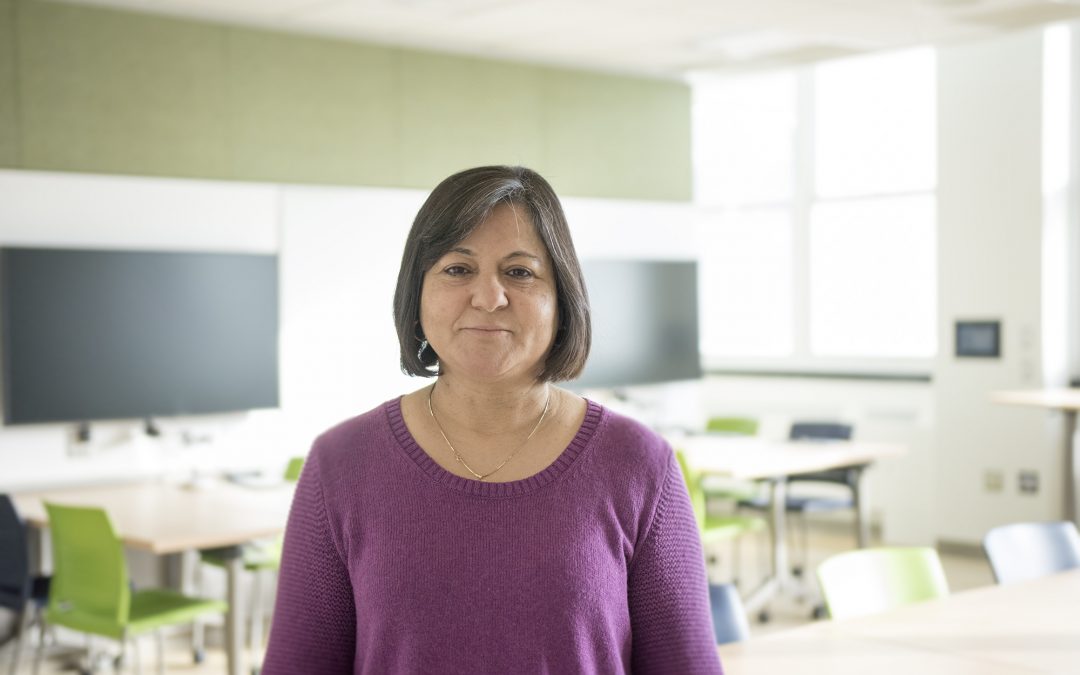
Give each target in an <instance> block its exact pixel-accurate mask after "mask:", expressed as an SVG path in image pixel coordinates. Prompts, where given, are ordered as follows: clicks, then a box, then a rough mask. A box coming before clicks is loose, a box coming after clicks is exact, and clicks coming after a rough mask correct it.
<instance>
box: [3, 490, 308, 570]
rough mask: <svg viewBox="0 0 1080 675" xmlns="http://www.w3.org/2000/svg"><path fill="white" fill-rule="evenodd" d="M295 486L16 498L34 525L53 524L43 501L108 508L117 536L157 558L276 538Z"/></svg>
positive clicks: (92, 492) (58, 492) (82, 492)
mask: <svg viewBox="0 0 1080 675" xmlns="http://www.w3.org/2000/svg"><path fill="white" fill-rule="evenodd" d="M292 493H293V486H292V485H282V486H280V487H273V488H260V489H253V488H246V487H241V486H239V485H232V484H229V483H224V482H213V483H210V484H208V485H206V486H202V487H199V488H197V489H189V488H185V487H182V486H180V485H175V484H169V483H136V484H128V485H116V486H94V487H87V488H64V489H60V490H47V491H43V492H29V493H23V494H17V495H14V496H13V498H14V501H15V508H16V509H18V511H19V513H20V515H21V516H22V517H23V518H24V519H26V521H27V522H29V523H30V524H32V525H35V526H37V527H43V526H46V525H47V524H48V518H47V517H46V514H45V507H44V505H43V502H45V501H50V502H55V503H58V504H66V505H72V506H98V507H102V508H104V509H105V511H106V512H107V513H108V514H109V518H110V519H111V520H112V523H113V527H114V528H115V529H116V533H117V535H118V536H119V537H120V538H121V539H122V540H123V541H124V543H125V544H126V545H128V546H130V547H132V548H138V549H144V550H147V551H151V552H153V553H156V554H166V553H178V552H180V551H184V550H188V549H199V548H215V547H219V546H232V545H235V544H242V543H244V542H247V541H251V540H253V539H261V538H266V537H273V536H275V535H278V534H280V533H281V532H283V531H284V529H285V521H286V520H287V518H288V514H289V505H290V504H291V502H292Z"/></svg>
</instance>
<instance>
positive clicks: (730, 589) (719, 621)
mask: <svg viewBox="0 0 1080 675" xmlns="http://www.w3.org/2000/svg"><path fill="white" fill-rule="evenodd" d="M709 607H710V608H711V609H712V621H713V634H714V635H715V636H716V644H718V645H726V644H727V643H729V642H741V641H742V640H745V639H746V638H748V637H750V622H749V621H748V620H747V618H746V608H745V607H744V606H743V603H742V598H740V597H739V591H738V589H737V588H735V585H734V584H709Z"/></svg>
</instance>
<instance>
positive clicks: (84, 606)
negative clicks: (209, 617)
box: [34, 503, 228, 675]
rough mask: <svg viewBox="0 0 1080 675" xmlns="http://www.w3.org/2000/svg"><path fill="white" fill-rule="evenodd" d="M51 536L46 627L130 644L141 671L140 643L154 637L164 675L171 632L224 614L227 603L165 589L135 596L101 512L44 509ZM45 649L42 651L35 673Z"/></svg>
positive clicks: (117, 541) (120, 548) (56, 507)
mask: <svg viewBox="0 0 1080 675" xmlns="http://www.w3.org/2000/svg"><path fill="white" fill-rule="evenodd" d="M45 510H46V512H47V513H48V516H49V528H50V530H51V531H52V555H53V577H52V585H51V587H50V589H49V604H48V606H47V607H46V608H45V616H44V618H45V621H46V622H47V623H49V624H51V625H53V626H63V627H65V628H70V629H73V630H76V631H80V632H83V633H88V634H90V635H100V636H103V637H106V638H109V639H112V640H117V641H119V642H120V643H121V649H122V653H123V652H124V651H126V647H127V643H128V642H129V641H130V642H131V643H132V646H133V647H134V650H135V662H136V669H137V670H138V669H139V660H138V654H139V652H138V644H137V643H136V642H135V640H136V638H138V637H139V636H141V635H144V634H146V633H150V632H154V633H156V635H157V638H158V672H159V673H163V672H164V655H163V638H162V634H161V629H162V628H164V627H166V626H173V625H176V624H182V623H190V622H193V621H195V619H197V618H199V617H201V616H204V615H206V614H223V613H224V612H225V611H226V609H227V608H228V604H227V603H225V602H224V601H222V600H206V599H203V598H195V597H190V596H186V595H182V594H180V593H176V592H174V591H169V590H165V589H147V590H141V591H137V590H133V589H132V587H131V582H130V580H129V579H128V570H127V561H126V560H125V558H124V547H123V544H122V543H121V542H120V539H119V538H118V537H117V536H116V532H115V531H114V530H113V527H112V523H111V522H110V521H109V517H108V515H106V513H105V511H104V510H102V509H100V508H86V507H79V506H60V505H58V504H49V503H47V504H45ZM43 648H44V645H41V646H39V647H38V651H37V656H36V658H35V661H34V673H35V675H36V673H37V672H38V671H39V669H40V667H41V660H42V656H43Z"/></svg>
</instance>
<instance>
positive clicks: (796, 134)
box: [694, 49, 937, 368]
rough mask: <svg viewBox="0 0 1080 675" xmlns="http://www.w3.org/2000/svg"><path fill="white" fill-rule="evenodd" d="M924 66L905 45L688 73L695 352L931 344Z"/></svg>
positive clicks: (888, 356) (865, 354)
mask: <svg viewBox="0 0 1080 675" xmlns="http://www.w3.org/2000/svg"><path fill="white" fill-rule="evenodd" d="M934 68H935V59H934V53H933V51H932V50H930V49H917V50H908V51H904V52H893V53H888V54H880V55H871V56H865V57H859V58H856V59H846V60H841V61H833V62H828V63H824V64H821V65H817V66H813V67H809V68H803V69H800V70H798V71H791V72H786V73H771V74H767V75H758V76H742V77H737V78H725V79H717V80H711V81H710V80H700V81H698V82H695V86H694V153H695V155H694V162H695V200H696V201H697V203H698V205H699V207H701V208H702V209H703V211H704V213H705V216H704V223H703V226H702V227H703V235H702V239H701V241H702V244H703V246H702V253H701V278H702V289H701V293H700V298H701V302H702V311H701V316H702V350H703V352H704V356H705V361H706V364H707V365H712V366H714V367H716V366H721V367H722V366H725V365H728V366H738V365H740V364H745V363H748V362H749V360H753V361H755V363H760V362H765V363H770V362H771V363H774V364H777V365H779V366H780V367H784V368H791V367H793V365H795V366H797V365H799V364H806V365H808V366H812V364H813V363H815V362H824V361H826V360H827V361H829V362H830V363H843V362H844V361H845V360H846V361H847V362H849V363H855V362H856V361H858V362H859V363H860V364H862V363H865V361H866V360H868V359H869V360H877V361H879V362H881V361H882V360H890V361H895V360H904V361H905V363H915V364H916V367H925V361H920V360H925V359H929V358H932V357H933V356H934V355H935V353H936V349H937V345H936V343H937V307H936V294H937V290H936V288H937V283H936V277H937V270H936V266H937V263H936V208H937V207H936V198H935V194H934V190H935V186H936V182H937V176H936V163H937V160H936V132H935V127H936V114H935V109H936V100H935V89H936V81H935V73H934ZM736 360H738V361H736ZM912 360H915V361H914V362H913V361H912Z"/></svg>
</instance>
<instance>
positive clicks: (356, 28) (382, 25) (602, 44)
mask: <svg viewBox="0 0 1080 675" xmlns="http://www.w3.org/2000/svg"><path fill="white" fill-rule="evenodd" d="M65 1H66V2H69V3H72V4H84V5H98V6H105V7H115V8H119V9H129V10H134V11H140V12H149V13H156V14H168V15H172V16H181V17H188V18H193V19H201V20H207V21H216V22H223V23H232V24H241V25H249V26H258V27H263V28H270V29H274V30H282V31H291V32H303V33H314V34H319V35H328V36H335V37H342V38H348V39H356V40H362V41H366V42H377V43H382V44H391V45H401V46H406V47H413V48H420V49H426V50H433V51H448V52H457V53H463V54H472V55H477V56H483V57H488V58H497V59H510V60H517V61H527V62H536V63H547V64H556V65H564V66H571V67H576V68H588V69H597V70H605V71H616V72H631V73H639V74H644V75H652V76H660V77H681V76H684V75H686V74H688V73H692V72H696V71H732V70H742V69H747V68H763V67H771V66H778V65H785V64H791V63H800V62H807V61H814V60H819V59H824V58H830V57H834V56H842V55H846V54H852V53H858V52H864V51H873V50H878V49H890V48H898V47H905V46H912V45H919V44H926V43H931V42H932V43H942V42H951V41H956V40H964V39H969V38H974V37H979V36H985V35H990V34H993V33H997V32H1003V31H1009V30H1015V29H1019V28H1026V27H1029V26H1034V25H1039V24H1044V23H1050V22H1055V21H1063V20H1070V19H1077V18H1080V0H742V1H735V0H65Z"/></svg>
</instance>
